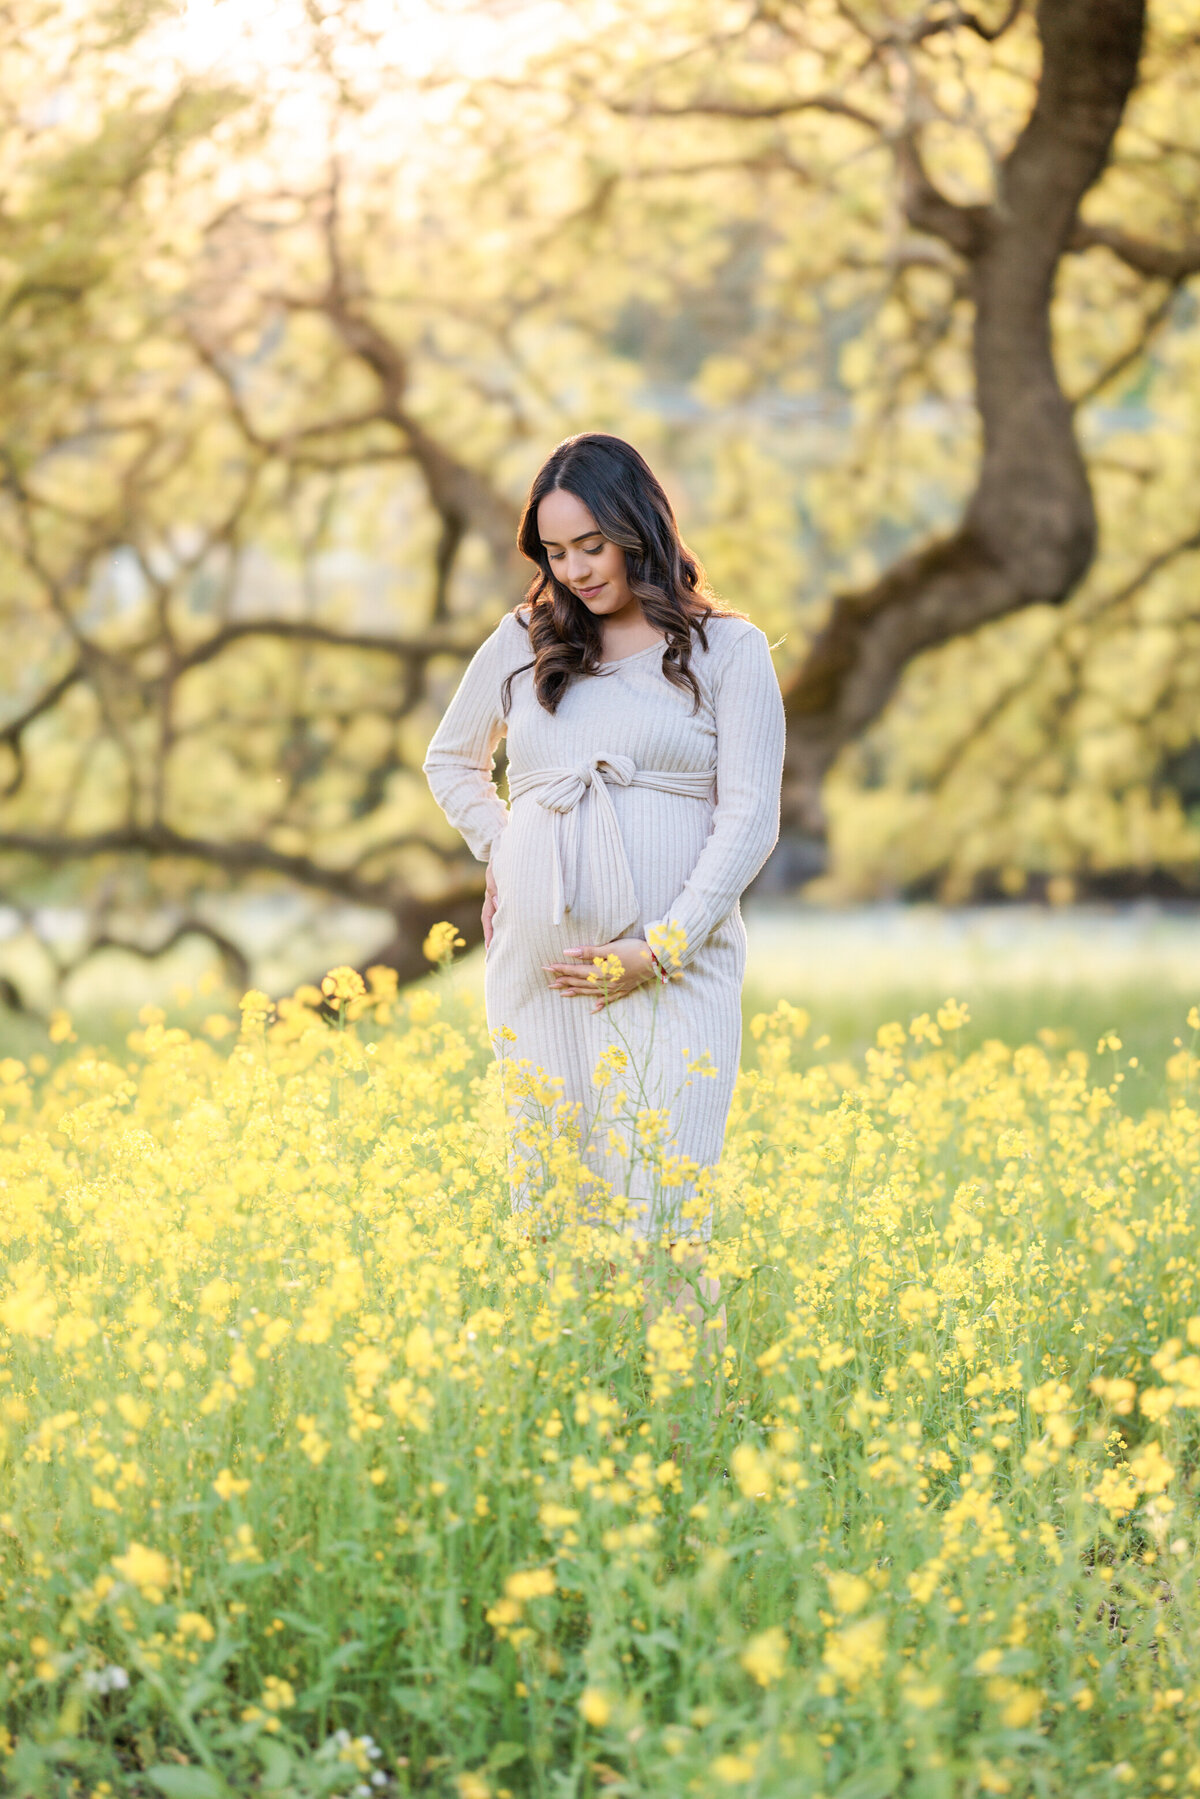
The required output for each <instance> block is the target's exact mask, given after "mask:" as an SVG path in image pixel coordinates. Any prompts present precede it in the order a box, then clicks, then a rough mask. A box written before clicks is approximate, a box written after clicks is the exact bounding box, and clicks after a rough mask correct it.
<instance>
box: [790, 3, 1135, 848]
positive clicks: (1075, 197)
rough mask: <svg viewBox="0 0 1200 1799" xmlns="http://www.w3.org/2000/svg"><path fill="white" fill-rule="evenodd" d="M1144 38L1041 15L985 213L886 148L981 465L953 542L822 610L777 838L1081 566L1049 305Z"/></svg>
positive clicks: (1080, 465) (797, 697) (1118, 11)
mask: <svg viewBox="0 0 1200 1799" xmlns="http://www.w3.org/2000/svg"><path fill="white" fill-rule="evenodd" d="M1144 24H1145V0H1041V4H1040V5H1039V7H1038V32H1039V36H1040V38H1041V45H1042V72H1041V79H1040V82H1039V85H1038V93H1037V99H1036V102H1035V104H1034V108H1033V111H1032V113H1031V115H1030V117H1029V119H1028V121H1027V123H1026V125H1025V128H1024V130H1023V131H1022V132H1021V135H1020V137H1019V138H1018V140H1017V142H1016V144H1015V145H1014V146H1013V149H1012V151H1011V153H1010V154H1009V156H1008V157H1007V159H1006V160H1005V162H1004V163H1003V165H1002V167H1001V171H1000V177H999V182H998V191H997V194H996V198H995V200H994V202H993V204H992V205H990V206H986V207H969V208H968V207H962V206H957V205H955V204H953V203H952V202H951V201H949V200H947V199H946V198H945V196H944V195H943V194H941V193H940V192H939V191H938V189H937V188H936V187H935V186H934V184H933V183H932V181H931V180H930V179H929V176H928V175H927V173H926V171H925V169H924V167H923V165H922V162H921V157H920V150H919V145H918V143H917V141H916V139H915V137H914V138H910V139H909V140H908V141H907V142H905V143H904V144H902V145H901V146H900V152H899V158H900V170H901V176H902V179H903V183H904V190H905V192H904V199H905V209H906V212H907V216H908V219H909V222H910V224H911V225H912V226H913V227H914V229H916V230H919V231H924V232H928V233H931V234H932V235H934V236H937V237H939V238H941V239H942V240H943V241H944V242H945V243H947V244H949V245H950V246H951V247H952V248H953V249H954V250H955V251H957V252H958V253H959V254H960V255H961V256H962V257H964V258H965V260H966V262H967V265H968V269H969V274H970V291H971V296H972V299H973V301H974V306H975V325H974V346H973V350H974V371H975V390H976V399H977V403H978V407H979V413H980V419H981V423H982V428H983V455H982V461H981V466H980V471H979V478H978V482H977V485H976V488H975V491H974V494H973V495H972V497H971V500H970V502H969V504H968V506H967V508H966V512H965V514H964V517H963V521H962V524H961V526H960V527H959V529H958V530H957V531H956V532H954V533H953V534H952V535H951V536H949V537H946V538H942V539H940V540H938V541H936V542H933V543H930V544H928V545H926V546H925V547H924V548H922V549H920V550H918V551H916V552H915V553H914V554H911V555H908V556H905V557H904V558H902V559H901V560H900V561H899V562H898V563H896V564H895V565H894V566H893V567H892V568H890V569H889V570H888V571H887V572H886V573H885V574H883V575H882V576H881V577H880V578H879V580H877V581H876V582H875V583H874V584H873V585H872V586H871V587H869V588H867V589H865V590H864V591H862V592H858V593H848V594H839V595H837V596H836V597H835V599H834V602H833V608H832V611H831V614H830V616H829V619H828V621H827V623H826V624H825V626H824V628H823V629H822V630H821V631H820V632H819V633H818V635H817V636H816V637H815V639H814V640H813V642H812V644H811V645H810V647H809V650H808V654H807V656H806V657H805V660H804V663H803V664H802V666H801V667H800V669H799V671H798V672H797V674H796V676H795V678H794V679H793V680H792V682H791V683H790V684H789V687H788V689H787V691H786V693H785V695H784V699H785V704H786V708H787V715H788V755H787V764H786V771H785V777H784V822H785V828H788V827H790V828H791V829H792V830H793V831H798V832H801V833H805V834H809V835H812V836H816V837H822V836H823V834H824V813H823V809H822V805H821V784H822V781H823V779H824V777H825V775H826V773H827V772H828V770H829V767H830V765H831V764H832V762H833V761H834V759H835V757H836V756H837V755H838V753H839V751H840V750H841V749H842V748H843V747H844V745H846V744H847V743H849V742H850V741H851V740H852V739H854V738H855V737H857V736H858V735H859V733H860V732H861V731H863V729H864V728H865V727H866V726H867V725H869V724H870V723H871V721H872V720H873V719H875V718H876V717H878V715H879V713H880V712H881V711H882V709H883V707H884V705H885V704H886V702H887V700H888V698H889V697H890V695H891V694H892V692H893V690H894V688H895V686H896V683H897V681H898V680H899V678H900V675H901V673H902V671H903V669H904V667H905V665H906V663H908V661H909V660H910V659H911V658H912V657H913V656H915V655H917V654H918V652H919V651H921V650H924V649H928V648H930V647H931V646H932V645H934V644H939V643H944V642H946V641H947V640H948V639H950V638H952V637H957V636H960V635H962V634H963V633H965V632H968V631H973V630H975V629H976V628H977V627H978V626H979V625H981V624H984V623H986V622H987V621H988V620H990V619H994V618H1000V617H1002V616H1003V615H1004V614H1006V613H1009V612H1015V611H1017V610H1018V609H1020V608H1021V607H1023V606H1030V605H1035V604H1039V603H1041V604H1051V605H1059V604H1061V603H1062V602H1063V601H1064V600H1065V599H1067V597H1068V596H1069V595H1070V593H1071V592H1072V591H1073V590H1074V588H1075V587H1076V586H1077V585H1078V583H1079V581H1080V580H1081V579H1082V577H1083V576H1084V575H1085V574H1086V572H1087V570H1088V568H1089V566H1090V564H1091V561H1092V557H1093V555H1094V553H1095V544H1096V517H1095V510H1094V507H1093V504H1092V495H1091V489H1090V486H1089V482H1088V476H1087V470H1086V468H1085V466H1084V462H1083V457H1082V455H1081V453H1080V450H1079V445H1078V442H1077V441H1076V437H1075V431H1074V423H1073V417H1072V409H1071V405H1070V402H1069V401H1068V399H1067V397H1066V395H1065V394H1064V393H1063V390H1062V386H1061V384H1060V382H1059V379H1058V372H1057V370H1056V368H1055V364H1054V352H1053V345H1052V342H1051V335H1050V302H1051V296H1052V293H1053V287H1054V279H1055V274H1056V272H1057V269H1058V265H1059V261H1060V259H1061V258H1062V256H1063V254H1064V253H1065V252H1066V251H1067V250H1068V249H1069V248H1070V245H1071V240H1072V237H1073V235H1074V234H1075V232H1076V227H1077V220H1078V212H1079V206H1080V203H1081V201H1082V200H1083V198H1084V196H1085V194H1086V193H1087V192H1088V190H1089V188H1090V187H1091V186H1092V185H1093V183H1094V182H1095V181H1096V180H1097V178H1098V176H1099V175H1100V173H1101V171H1102V170H1103V168H1104V166H1105V163H1106V162H1107V159H1108V155H1109V151H1110V148H1111V145H1112V140H1113V136H1114V134H1115V132H1116V129H1117V126H1118V124H1119V123H1120V119H1121V115H1122V112H1123V110H1124V107H1125V103H1126V101H1127V99H1128V97H1129V94H1130V92H1131V90H1132V88H1133V86H1134V83H1135V82H1136V79H1137V72H1138V60H1139V57H1140V54H1141V45H1142V36H1143V31H1144Z"/></svg>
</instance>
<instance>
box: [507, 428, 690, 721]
mask: <svg viewBox="0 0 1200 1799" xmlns="http://www.w3.org/2000/svg"><path fill="white" fill-rule="evenodd" d="M556 489H562V490H564V491H565V492H567V493H572V494H574V495H575V498H576V499H577V500H582V502H583V504H584V505H585V506H586V507H587V509H588V511H589V512H590V513H591V515H592V517H593V518H594V519H595V521H596V526H597V529H598V530H599V531H600V532H601V533H602V535H603V536H604V537H606V538H607V539H608V541H609V543H614V544H617V545H618V546H619V547H620V548H621V549H623V550H624V552H625V568H626V576H627V579H628V581H629V586H630V590H631V592H632V593H633V594H634V596H635V597H636V599H637V600H638V601H639V602H640V604H641V608H642V611H643V612H644V613H645V615H646V620H647V623H648V624H651V625H653V626H654V628H655V630H656V631H661V632H662V634H663V636H664V637H665V638H666V648H665V649H664V650H663V659H662V671H663V674H664V675H665V676H666V678H667V680H668V681H670V682H671V683H672V684H673V685H674V686H676V687H684V688H689V689H690V690H691V694H692V699H693V702H694V704H695V705H696V706H698V705H699V703H700V688H699V685H698V683H697V681H696V677H695V675H694V674H693V673H692V670H691V656H692V635H693V633H695V635H696V636H697V637H698V638H699V639H700V642H701V644H702V645H703V646H704V648H705V649H706V650H707V648H708V638H707V637H706V636H705V632H704V627H705V625H706V624H707V622H708V620H709V619H710V618H711V617H712V616H713V614H714V612H718V611H720V612H723V611H724V610H725V608H724V607H721V606H719V605H718V604H717V602H716V601H715V600H714V599H713V596H712V594H711V593H710V592H709V589H708V584H707V582H706V580H705V576H704V570H703V569H702V568H701V566H700V564H699V562H698V561H697V560H696V558H695V556H693V555H692V552H691V551H690V550H689V549H688V547H687V545H686V544H685V543H684V541H683V539H682V538H681V537H680V535H679V526H678V525H677V524H676V522H675V514H674V512H673V511H672V509H671V502H670V500H668V498H667V496H666V494H665V493H664V492H663V488H662V484H661V482H660V481H659V480H658V477H657V476H656V475H655V473H654V471H653V469H652V468H651V467H650V465H649V463H648V462H647V461H646V459H645V457H644V456H640V455H639V454H638V452H637V451H636V450H635V449H634V447H633V445H632V444H627V443H626V442H625V441H624V439H623V438H620V437H611V436H609V434H608V433H607V432H605V431H583V432H580V434H579V435H578V436H577V437H568V438H566V439H564V441H563V442H562V443H560V444H559V445H558V448H557V449H556V450H554V451H552V453H551V454H550V455H549V456H548V457H547V458H546V461H545V462H544V463H543V464H542V466H541V468H540V469H539V470H538V473H537V476H536V478H535V480H534V483H533V486H532V487H531V488H530V490H529V498H528V499H527V500H526V502H525V510H524V512H523V513H522V515H521V527H520V530H519V531H518V533H517V545H518V547H519V548H520V550H521V552H522V554H523V555H525V556H527V557H528V558H529V560H530V562H532V563H534V564H535V565H536V568H537V573H536V574H535V575H534V577H533V580H532V581H531V582H530V584H529V591H528V593H527V594H526V595H525V599H524V601H523V603H522V604H521V605H520V606H519V607H518V608H517V617H518V618H519V619H520V621H521V623H522V624H523V625H524V626H525V628H526V630H527V631H528V632H529V646H530V648H531V649H532V651H533V660H532V662H527V663H525V664H524V667H523V668H521V669H514V670H513V673H512V674H511V675H509V677H508V679H507V681H506V682H505V683H504V709H505V711H506V712H507V710H508V707H509V705H510V703H511V700H512V683H513V679H514V677H515V676H516V675H517V674H522V673H524V670H525V669H527V668H532V670H533V685H534V691H535V692H536V694H537V697H538V700H539V702H540V704H541V705H543V706H544V707H545V708H546V711H547V712H556V711H557V710H558V705H559V701H560V700H561V699H562V696H563V694H564V693H565V692H566V690H567V687H568V685H569V683H570V681H571V680H572V678H573V677H574V676H576V675H590V674H594V673H595V672H596V670H597V669H598V667H599V666H600V651H601V647H602V640H601V634H600V621H599V619H597V618H595V617H594V616H593V614H592V613H590V612H589V611H588V609H587V607H586V606H585V605H584V603H583V601H582V600H581V599H580V598H579V597H578V595H577V594H574V593H572V592H571V589H570V588H569V587H564V586H563V584H562V582H561V581H558V580H556V579H555V576H554V573H553V571H552V569H551V567H550V560H549V557H548V556H547V554H546V551H545V549H544V548H543V547H542V541H541V538H540V537H539V536H538V523H537V514H538V507H539V506H540V505H541V503H542V501H543V500H544V499H545V497H546V495H547V494H549V493H553V492H555V490H556Z"/></svg>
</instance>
